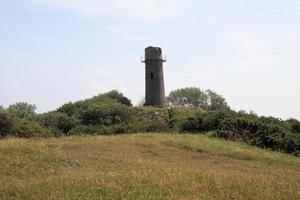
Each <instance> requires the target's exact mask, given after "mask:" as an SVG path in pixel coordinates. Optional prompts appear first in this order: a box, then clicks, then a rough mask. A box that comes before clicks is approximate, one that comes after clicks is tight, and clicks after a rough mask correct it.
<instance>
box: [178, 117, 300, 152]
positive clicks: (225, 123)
mask: <svg viewBox="0 0 300 200" xmlns="http://www.w3.org/2000/svg"><path fill="white" fill-rule="evenodd" d="M180 131H181V132H189V133H191V132H192V133H198V132H202V133H204V132H210V131H213V132H214V135H215V136H216V137H222V138H225V139H228V140H235V141H242V142H245V143H248V144H251V145H255V146H259V147H261V148H270V149H272V150H276V151H283V152H287V153H293V154H295V155H298V154H299V153H300V137H299V136H298V135H296V134H294V133H292V132H290V131H289V129H288V128H287V126H286V122H285V121H281V120H279V119H275V118H272V117H258V116H255V115H248V114H241V113H234V112H206V113H202V114H197V115H195V116H193V117H189V118H187V119H186V120H185V121H184V122H183V123H182V124H181V126H180Z"/></svg>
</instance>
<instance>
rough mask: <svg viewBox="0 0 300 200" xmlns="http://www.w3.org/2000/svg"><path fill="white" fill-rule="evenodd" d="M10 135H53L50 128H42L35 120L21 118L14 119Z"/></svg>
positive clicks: (27, 136)
mask: <svg viewBox="0 0 300 200" xmlns="http://www.w3.org/2000/svg"><path fill="white" fill-rule="evenodd" d="M10 136H13V137H21V138H32V137H53V136H55V135H54V133H53V132H51V130H49V129H46V128H43V127H42V126H40V125H39V124H38V123H37V122H34V121H26V120H23V119H18V118H16V119H15V122H14V125H13V127H12V129H11V132H10Z"/></svg>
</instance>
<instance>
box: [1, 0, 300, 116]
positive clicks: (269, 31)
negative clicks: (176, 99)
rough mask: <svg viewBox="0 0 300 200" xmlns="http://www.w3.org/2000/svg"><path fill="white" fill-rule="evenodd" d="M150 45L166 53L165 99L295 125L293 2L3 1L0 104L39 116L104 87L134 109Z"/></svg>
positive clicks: (298, 106) (299, 4)
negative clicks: (203, 93) (223, 106)
mask: <svg viewBox="0 0 300 200" xmlns="http://www.w3.org/2000/svg"><path fill="white" fill-rule="evenodd" d="M149 45H157V46H161V47H162V48H163V51H164V54H165V55H167V59H168V62H167V63H166V64H165V82H166V90H167V92H169V91H171V90H173V89H177V88H181V87H186V86H196V87H200V88H202V89H212V90H214V91H216V92H217V93H220V94H222V95H223V96H224V97H225V98H226V99H227V101H228V103H229V105H230V106H231V107H232V108H233V109H235V110H241V109H242V110H247V111H249V110H254V111H255V112H256V113H258V114H260V115H267V116H269V115H272V116H276V117H282V118H284V119H285V118H290V117H293V118H298V119H300V88H299V86H300V79H299V75H300V1H299V0H285V1H284V0H226V1H225V0H1V2H0V70H1V71H0V105H4V106H5V107H7V106H8V105H9V104H12V103H14V102H23V101H26V102H29V103H33V104H36V105H37V107H38V111H39V112H44V111H48V110H52V109H55V108H57V107H59V106H60V105H62V104H63V103H65V102H68V101H74V100H79V99H83V98H88V97H91V96H94V95H97V94H98V93H103V92H105V91H109V90H111V89H118V90H120V91H121V92H123V93H124V94H125V95H126V96H128V97H129V98H130V99H132V100H133V102H134V103H137V102H139V100H140V99H142V98H143V96H144V66H143V65H142V64H141V63H140V56H142V55H143V53H144V48H145V47H147V46H149Z"/></svg>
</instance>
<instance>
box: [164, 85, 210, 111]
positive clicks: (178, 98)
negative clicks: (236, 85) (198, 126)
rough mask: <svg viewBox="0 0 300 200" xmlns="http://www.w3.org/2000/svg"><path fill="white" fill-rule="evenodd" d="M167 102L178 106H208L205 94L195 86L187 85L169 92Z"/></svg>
mask: <svg viewBox="0 0 300 200" xmlns="http://www.w3.org/2000/svg"><path fill="white" fill-rule="evenodd" d="M167 102H168V104H170V105H172V106H179V107H180V106H197V107H201V108H206V107H207V106H208V105H207V95H206V94H205V92H203V91H201V90H200V89H199V88H196V87H187V88H182V89H177V90H175V91H172V92H170V94H169V96H168V97H167Z"/></svg>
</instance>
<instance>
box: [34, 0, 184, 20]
mask: <svg viewBox="0 0 300 200" xmlns="http://www.w3.org/2000/svg"><path fill="white" fill-rule="evenodd" d="M32 1H33V2H34V3H37V4H41V5H48V6H51V7H56V8H62V9H68V10H72V11H75V12H78V13H81V14H83V15H88V16H101V17H112V18H123V17H125V18H131V19H143V20H158V19H169V18H174V17H176V16H177V15H178V14H179V12H180V8H181V7H182V1H184V0H32Z"/></svg>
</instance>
